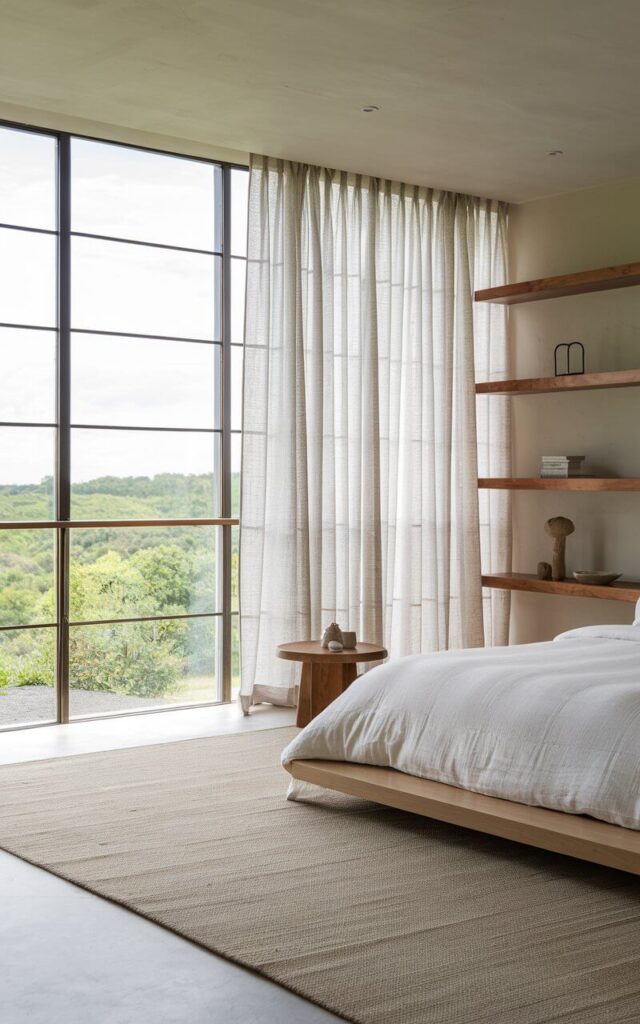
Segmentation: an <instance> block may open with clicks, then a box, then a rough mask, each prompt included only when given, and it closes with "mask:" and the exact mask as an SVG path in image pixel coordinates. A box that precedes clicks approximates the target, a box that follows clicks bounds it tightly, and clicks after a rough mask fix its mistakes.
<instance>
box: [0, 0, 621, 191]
mask: <svg viewBox="0 0 640 1024" xmlns="http://www.w3.org/2000/svg"><path fill="white" fill-rule="evenodd" d="M639 49H640V4H639V3H638V2H637V0H560V2H559V0H536V2H532V0H526V2H525V0H395V2H393V0H253V2H252V0H0V103H3V104H4V105H5V109H6V105H7V104H16V105H20V106H22V107H25V108H31V109H32V110H38V111H41V112H49V113H56V114H59V115H66V116H73V117H76V118H84V119H86V120H87V121H91V122H102V123H106V124H112V125H119V126H123V127H124V128H128V129H137V130H143V131H145V132H150V133H154V134H156V135H164V136H170V137H172V138H174V139H182V140H186V141H188V142H189V143H191V144H195V143H198V144H205V145H211V144H214V145H218V146H225V147H229V148H232V149H234V150H236V151H238V150H239V151H241V152H249V151H253V152H262V153H268V154H270V155H273V156H283V157H288V158H290V159H294V160H302V161H306V162H310V163H315V164H324V165H326V166H333V167H338V168H343V169H348V170H355V171H362V172H365V173H370V174H376V175H380V176H384V177H389V178H394V179H399V180H404V181H408V182H415V183H420V184H426V185H432V186H434V187H442V188H448V189H454V190H457V191H461V192H470V193H475V194H478V195H485V196H494V197H497V198H501V199H507V200H511V201H513V202H521V201H524V200H528V199H532V198H536V197H539V196H543V195H551V194H555V193H559V192H565V191H571V190H574V189H579V188H584V187H587V186H590V185H597V184H601V183H605V182H608V181H614V180H620V179H622V178H626V177H632V176H636V175H640V99H639V97H640V89H639V88H638V86H639V84H640V82H639V75H638V51H639ZM365 104H377V105H378V106H379V107H380V108H381V109H380V111H379V113H377V114H369V115H367V114H362V113H360V109H359V108H360V107H362V106H364V105H365ZM554 149H561V150H563V151H564V155H563V156H557V157H550V156H548V155H547V154H548V152H549V151H550V150H554Z"/></svg>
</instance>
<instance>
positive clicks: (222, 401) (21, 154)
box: [0, 125, 248, 728]
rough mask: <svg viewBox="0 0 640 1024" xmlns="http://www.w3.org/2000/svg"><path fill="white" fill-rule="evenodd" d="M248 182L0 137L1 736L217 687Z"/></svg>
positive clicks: (193, 699) (104, 151) (232, 648)
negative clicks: (3, 731)
mask: <svg viewBox="0 0 640 1024" xmlns="http://www.w3.org/2000/svg"><path fill="white" fill-rule="evenodd" d="M247 179H248V175H247V172H246V170H245V169H244V168H235V167H229V166H226V165H225V166H223V165H221V164H217V163H212V162H210V161H206V160H196V159H191V158H186V157H180V156H174V155H169V154H164V153H158V152H155V151H149V150H141V149H137V148H133V147H130V146H123V145H119V144H115V143H106V142H100V141H94V140H90V139H84V138H78V137H75V136H69V135H67V134H64V133H48V132H43V131H35V130H29V129H23V128H20V127H14V126H8V125H6V126H0V275H1V276H0V280H1V281H2V287H1V288H0V728H6V727H15V726H18V725H26V724H36V723H41V722H55V721H59V722H64V721H67V720H69V719H74V718H82V717H86V716H93V715H103V714H121V713H126V712H128V711H137V710H142V709H150V708H156V707H166V706H175V705H185V704H197V703H209V702H216V701H223V700H229V699H230V698H231V694H232V690H233V688H234V686H236V685H237V684H238V677H239V629H238V579H237V576H238V540H239V536H238V533H239V531H238V525H237V518H238V515H239V479H240V451H241V445H240V438H241V435H240V430H241V424H242V383H241V382H242V355H243V348H242V343H243V324H244V283H245V262H246V215H247V210H246V207H247Z"/></svg>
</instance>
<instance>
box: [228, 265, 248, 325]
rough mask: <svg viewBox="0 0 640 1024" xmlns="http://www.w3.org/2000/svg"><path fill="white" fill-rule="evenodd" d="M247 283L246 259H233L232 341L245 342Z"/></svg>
mask: <svg viewBox="0 0 640 1024" xmlns="http://www.w3.org/2000/svg"><path fill="white" fill-rule="evenodd" d="M246 284H247V264H246V261H245V260H236V259H233V260H231V341H232V342H234V343H235V344H236V345H243V344H244V293H245V288H246Z"/></svg>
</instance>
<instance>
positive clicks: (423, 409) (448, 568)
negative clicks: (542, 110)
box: [240, 156, 511, 710]
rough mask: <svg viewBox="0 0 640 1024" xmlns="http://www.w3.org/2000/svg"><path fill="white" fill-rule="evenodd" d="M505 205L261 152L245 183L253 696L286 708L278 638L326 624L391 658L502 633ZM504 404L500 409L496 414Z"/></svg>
mask: <svg viewBox="0 0 640 1024" xmlns="http://www.w3.org/2000/svg"><path fill="white" fill-rule="evenodd" d="M506 215H507V211H506V207H505V206H504V205H503V204H500V203H497V202H492V201H488V200H481V199H475V198H471V197H468V196H460V195H455V194H452V193H447V192H441V191H434V190H431V189H426V188H420V187H417V186H409V185H402V184H396V183H394V182H389V181H380V180H378V179H375V178H369V177H364V176H360V175H355V174H348V173H346V172H337V171H331V170H326V169H323V168H317V167H308V166H305V165H301V164H292V163H289V162H287V161H283V160H275V159H271V158H266V157H261V156H255V157H252V161H251V178H250V187H249V229H248V230H249V234H248V262H247V307H246V332H245V357H244V413H243V416H244V419H243V450H242V512H241V527H242V529H241V558H240V608H241V644H242V687H241V697H242V702H243V707H244V708H245V710H248V708H249V706H250V705H251V703H255V702H258V701H271V702H274V703H282V704H293V703H295V698H296V685H297V675H298V672H299V666H297V665H295V664H292V663H290V662H284V661H281V660H278V659H276V646H277V644H278V643H283V642H286V641H291V640H300V639H309V638H319V636H320V634H321V631H322V628H323V627H324V626H325V625H326V624H327V623H328V622H329V621H332V620H336V621H338V622H340V624H341V625H342V626H343V628H349V629H355V630H356V631H357V633H358V636H359V637H360V638H361V639H363V640H369V641H373V642H378V643H384V644H385V645H386V646H387V647H388V649H389V651H390V654H391V655H392V656H401V655H405V654H415V653H418V652H421V651H433V650H441V649H445V648H448V647H460V646H477V645H480V644H482V643H483V642H485V640H486V642H488V643H492V644H496V643H505V642H507V639H508V611H509V604H508V595H503V594H502V593H501V592H492V591H485V592H484V597H483V592H482V589H481V579H480V577H481V564H482V563H483V562H484V566H485V569H486V570H487V571H489V570H493V571H506V570H508V569H509V563H510V550H511V537H510V526H509V524H510V514H509V502H508V492H498V491H482V492H480V497H479V492H478V488H477V478H478V475H479V474H480V475H482V476H489V475H496V476H497V475H501V476H503V475H504V476H506V475H508V467H509V463H510V451H509V408H508V399H503V398H496V397H493V396H492V397H491V403H492V404H491V405H489V403H488V399H487V398H486V397H485V396H478V398H477V399H476V396H475V389H474V381H475V379H476V376H477V378H478V379H486V380H492V379H498V378H500V377H504V376H505V375H506V373H507V371H508V363H507V345H506V324H505V313H504V310H503V309H502V307H495V306H489V305H482V306H477V307H475V306H474V304H473V291H474V290H475V289H477V288H484V287H490V286H491V285H494V284H499V283H502V282H503V281H504V280H505V272H506V271H505V268H506V253H505V226H506ZM493 403H496V404H495V405H494V404H493Z"/></svg>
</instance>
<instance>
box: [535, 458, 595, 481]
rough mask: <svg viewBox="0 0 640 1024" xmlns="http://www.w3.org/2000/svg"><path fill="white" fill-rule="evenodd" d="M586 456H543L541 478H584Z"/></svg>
mask: <svg viewBox="0 0 640 1024" xmlns="http://www.w3.org/2000/svg"><path fill="white" fill-rule="evenodd" d="M584 458H585V457H584V455H543V456H542V464H541V466H540V476H541V477H549V476H561V477H569V476H584V475H585V473H584V470H583V468H582V463H583V462H584Z"/></svg>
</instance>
